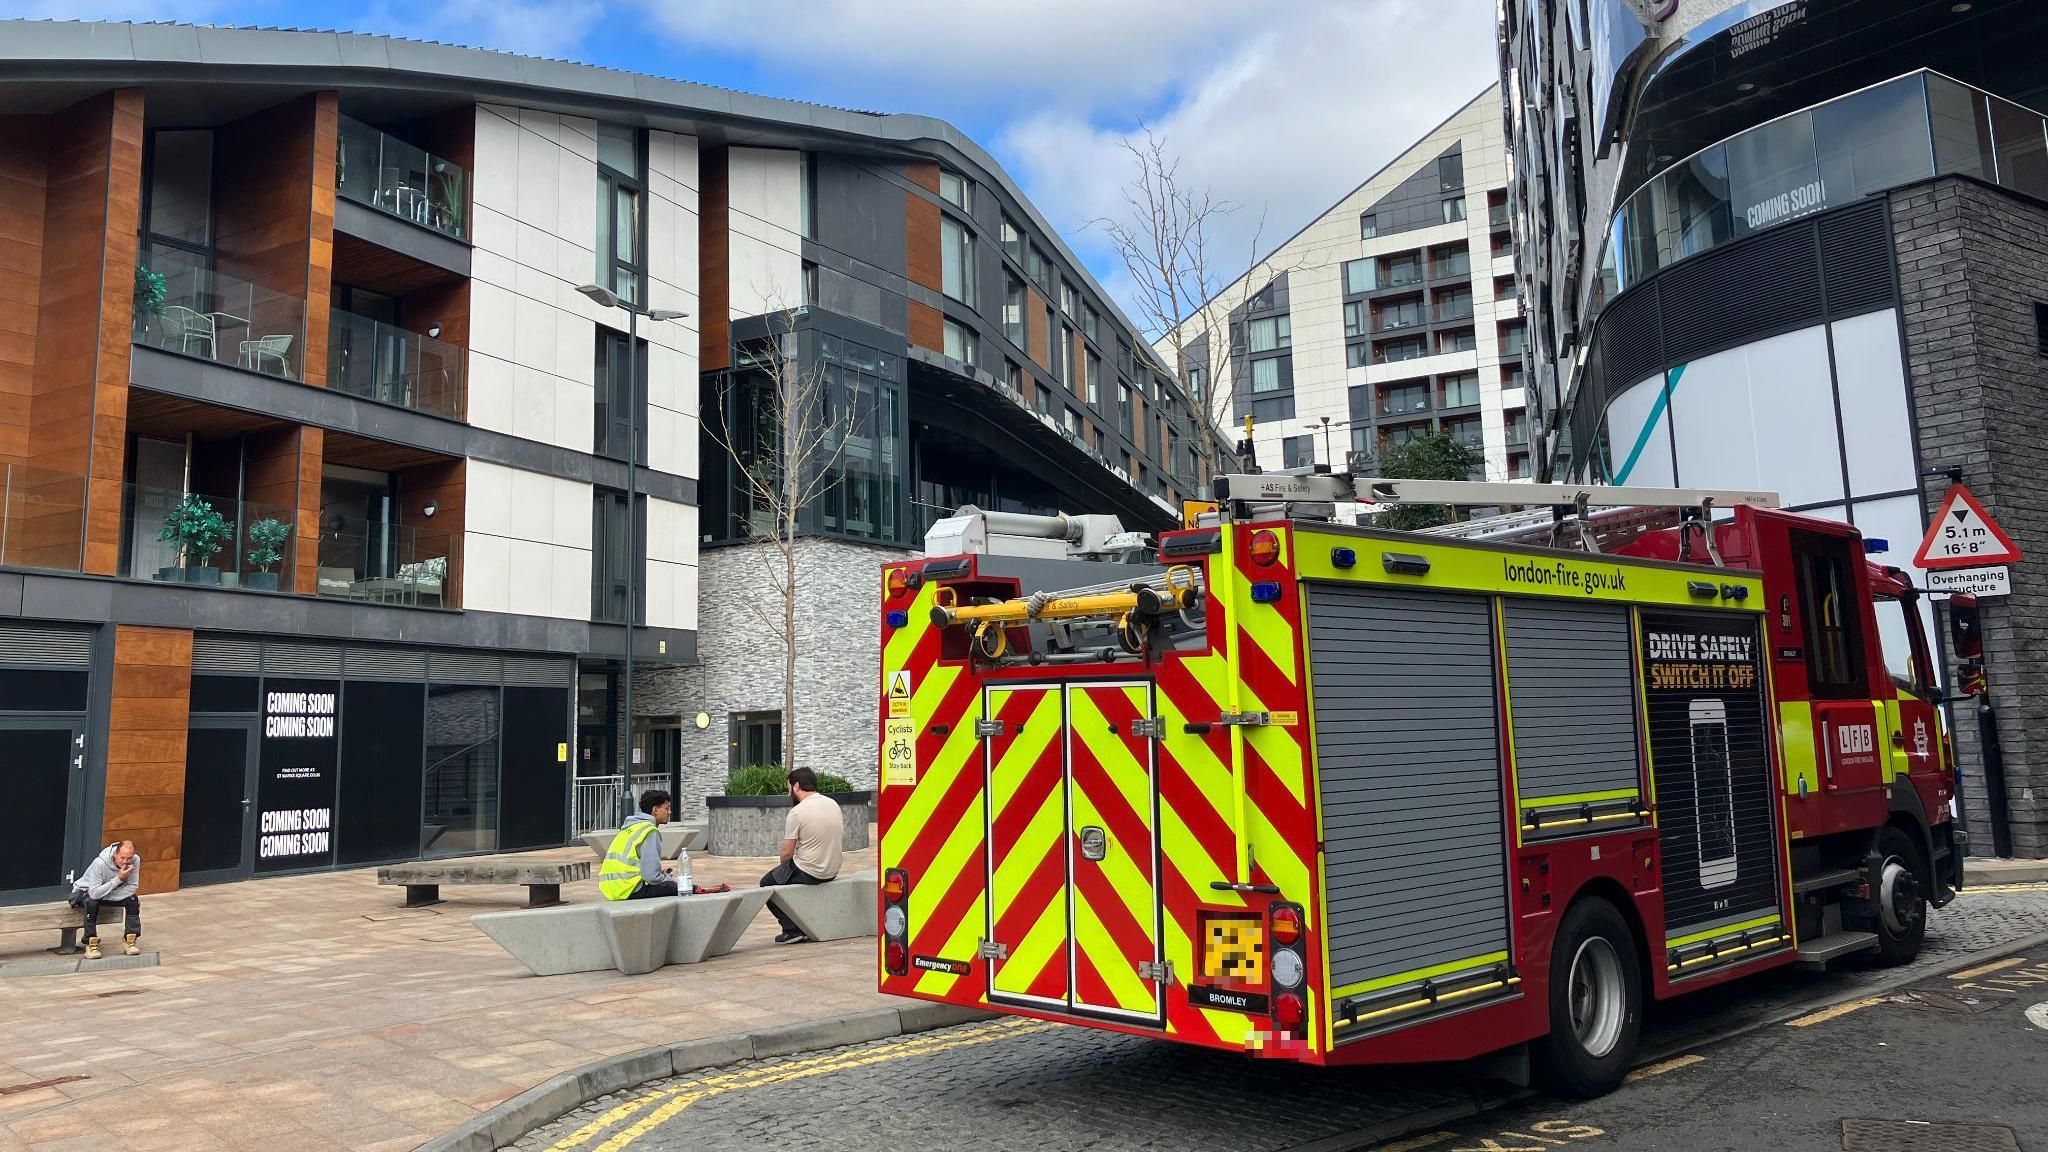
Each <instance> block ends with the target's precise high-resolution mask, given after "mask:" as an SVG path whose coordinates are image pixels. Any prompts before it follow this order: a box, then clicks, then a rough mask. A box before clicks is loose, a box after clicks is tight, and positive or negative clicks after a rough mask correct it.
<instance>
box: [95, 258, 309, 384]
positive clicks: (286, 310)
mask: <svg viewBox="0 0 2048 1152" xmlns="http://www.w3.org/2000/svg"><path fill="white" fill-rule="evenodd" d="M144 276H151V277H161V278H162V281H163V289H164V291H163V297H162V299H161V300H160V301H156V302H150V301H149V300H146V299H145V298H143V297H141V296H140V295H138V297H137V300H136V304H135V331H134V339H135V342H136V343H137V344H147V345H149V346H150V347H152V348H161V349H163V350H164V351H166V352H176V353H178V354H179V355H181V356H196V357H199V358H200V359H202V360H212V361H214V362H215V363H219V364H232V365H234V366H235V367H237V368H246V369H249V370H250V371H252V372H261V373H264V374H265V375H268V376H282V377H284V378H285V379H287V380H299V379H303V378H304V376H303V374H302V373H301V372H300V357H301V356H302V355H303V353H304V344H305V336H306V302H305V301H304V300H301V299H299V298H298V297H295V296H287V295H285V294H284V293H282V292H273V291H271V290H270V289H268V288H264V287H260V286H258V285H255V284H251V283H249V282H248V281H246V280H239V279H236V278H235V277H233V276H230V275H227V274H225V273H221V272H215V271H211V270H209V269H206V268H168V269H164V270H162V271H156V270H153V269H150V268H149V267H147V266H146V265H144V266H142V267H141V268H140V270H139V274H138V277H137V279H138V281H140V280H141V279H143V278H144Z"/></svg>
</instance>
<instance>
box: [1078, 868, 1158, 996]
mask: <svg viewBox="0 0 2048 1152" xmlns="http://www.w3.org/2000/svg"><path fill="white" fill-rule="evenodd" d="M1074 944H1075V945H1076V946H1077V947H1079V948H1080V949H1081V951H1082V952H1083V953H1084V954H1085V955H1086V956H1087V957H1088V963H1089V964H1090V965H1092V966H1093V967H1094V969H1095V971H1096V973H1097V974H1098V975H1100V976H1101V977H1102V982H1103V983H1104V984H1106V985H1108V987H1109V1003H1107V1004H1094V1003H1092V1002H1090V1001H1086V1000H1083V999H1082V995H1081V989H1080V988H1079V987H1076V988H1075V989H1074V1000H1075V1002H1076V1003H1087V1004H1090V1006H1092V1007H1096V1008H1119V1009H1122V1010H1124V1011H1127V1012H1152V1011H1154V1010H1155V1009H1156V1008H1157V1007H1158V1003H1157V1001H1156V1000H1155V999H1154V998H1153V997H1154V993H1153V990H1152V985H1151V984H1150V983H1149V982H1147V981H1144V980H1140V979H1138V963H1139V961H1140V960H1150V959H1152V958H1151V957H1150V956H1142V957H1136V956H1126V955H1124V952H1123V949H1121V948H1119V947H1117V944H1116V939H1115V937H1113V936H1111V935H1110V932H1109V927H1108V925H1106V924H1104V923H1103V922H1102V918H1101V917H1100V916H1099V915H1097V914H1096V912H1095V909H1094V907H1093V906H1091V905H1090V904H1089V903H1088V901H1087V899H1086V898H1085V897H1083V896H1082V895H1081V894H1080V892H1079V891H1076V892H1075V893H1074Z"/></svg>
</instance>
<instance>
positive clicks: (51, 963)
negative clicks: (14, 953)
mask: <svg viewBox="0 0 2048 1152" xmlns="http://www.w3.org/2000/svg"><path fill="white" fill-rule="evenodd" d="M126 915H127V913H126V912H125V911H124V910H122V909H121V908H120V907H118V906H116V905H107V906H105V907H102V908H101V909H100V932H101V934H102V937H103V938H105V937H110V938H111V942H108V941H107V940H106V939H103V941H102V944H101V946H102V947H104V948H106V949H107V955H106V956H105V958H103V959H100V960H81V959H80V956H81V954H82V953H83V952H84V949H83V948H82V947H80V945H79V940H78V934H79V932H80V931H81V930H82V929H83V928H84V927H85V909H83V908H73V907H72V906H71V905H70V903H69V902H62V903H56V904H29V905H24V906H22V907H18V908H0V936H13V935H23V934H27V933H31V932H49V931H52V930H54V931H55V932H56V933H57V947H55V948H53V949H49V951H52V952H55V953H56V954H57V955H58V956H61V957H63V959H61V960H25V961H22V960H18V961H13V962H9V963H0V976H43V975H51V974H55V973H60V972H77V971H81V970H97V969H101V968H135V967H151V968H153V967H155V966H156V963H157V954H156V953H154V952H144V953H143V954H142V955H140V956H125V955H123V954H122V953H121V924H122V918H123V917H124V916H126ZM10 950H11V949H0V952H5V951H10ZM81 966H83V967H82V968H81Z"/></svg>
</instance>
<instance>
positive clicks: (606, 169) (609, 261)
mask: <svg viewBox="0 0 2048 1152" xmlns="http://www.w3.org/2000/svg"><path fill="white" fill-rule="evenodd" d="M644 155H645V151H644V150H643V148H642V141H641V134H640V130H639V129H637V128H625V127H621V126H618V125H615V124H599V125H598V126H597V282H598V283H599V284H601V285H603V286H604V287H606V288H609V289H611V290H612V291H613V292H615V293H617V294H618V297H619V299H621V300H624V301H626V302H628V303H632V304H638V303H640V302H641V297H642V293H641V281H643V280H644V279H645V278H646V276H647V260H646V256H645V251H646V248H645V245H644V244H643V242H642V241H643V236H644V233H643V229H644V227H645V219H644V217H643V215H642V213H641V209H640V197H641V193H642V191H643V187H642V181H643V179H644V173H645V167H644V163H643V159H642V158H643V156H644Z"/></svg>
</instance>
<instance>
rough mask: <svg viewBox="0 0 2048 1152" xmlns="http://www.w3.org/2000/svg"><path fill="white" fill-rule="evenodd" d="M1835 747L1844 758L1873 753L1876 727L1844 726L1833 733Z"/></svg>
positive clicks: (1864, 725) (1875, 744) (1875, 743)
mask: <svg viewBox="0 0 2048 1152" xmlns="http://www.w3.org/2000/svg"><path fill="white" fill-rule="evenodd" d="M1835 746H1836V748H1837V749H1839V750H1840V751H1841V753H1842V755H1844V756H1855V755H1859V754H1865V753H1869V752H1872V751H1875V750H1876V748H1877V727H1876V726H1875V725H1872V724H1844V725H1842V727H1841V728H1840V729H1839V730H1837V731H1836V733H1835Z"/></svg>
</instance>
